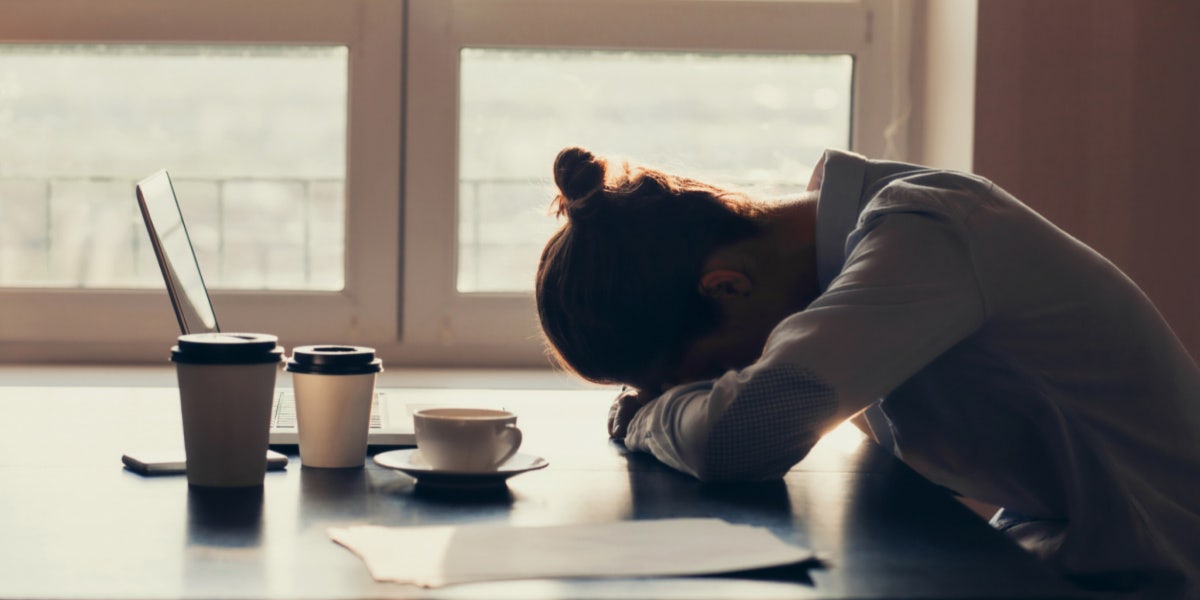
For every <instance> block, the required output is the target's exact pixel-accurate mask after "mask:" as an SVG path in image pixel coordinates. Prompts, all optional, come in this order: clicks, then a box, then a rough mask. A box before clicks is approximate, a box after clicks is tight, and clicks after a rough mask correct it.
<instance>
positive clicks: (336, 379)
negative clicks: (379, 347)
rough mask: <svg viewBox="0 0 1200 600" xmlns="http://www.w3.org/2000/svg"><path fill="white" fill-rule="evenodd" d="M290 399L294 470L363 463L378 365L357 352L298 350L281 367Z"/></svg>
mask: <svg viewBox="0 0 1200 600" xmlns="http://www.w3.org/2000/svg"><path fill="white" fill-rule="evenodd" d="M287 370H288V371H289V372H291V374H292V385H293V386H294V388H295V395H296V428H297V429H298V433H299V435H300V464H301V465H303V466H305V467H321V468H351V467H359V468H361V467H362V466H363V463H364V462H365V460H366V457H367V432H368V431H369V429H370V427H371V404H372V402H373V401H374V399H375V377H376V374H377V373H379V372H380V371H382V370H383V363H382V361H380V360H379V359H378V358H375V349H374V348H367V347H363V346H335V345H325V346H301V347H298V348H295V349H294V350H293V351H292V358H291V359H290V360H288V362H287Z"/></svg>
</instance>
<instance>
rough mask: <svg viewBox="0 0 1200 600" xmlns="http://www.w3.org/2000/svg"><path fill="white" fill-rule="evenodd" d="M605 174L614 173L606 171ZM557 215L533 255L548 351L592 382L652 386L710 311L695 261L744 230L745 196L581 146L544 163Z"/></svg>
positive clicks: (704, 325)
mask: <svg viewBox="0 0 1200 600" xmlns="http://www.w3.org/2000/svg"><path fill="white" fill-rule="evenodd" d="M614 171H615V172H614ZM554 182H555V183H556V184H557V185H558V190H559V193H558V195H557V196H556V197H555V198H554V201H553V204H552V209H553V211H554V212H555V213H556V214H557V215H558V216H559V217H560V218H561V217H565V218H566V223H564V224H563V225H562V226H561V227H560V228H559V229H558V231H557V232H555V233H554V235H553V236H551V238H550V241H549V242H548V243H547V244H546V248H545V249H544V250H543V251H542V258H541V262H540V264H539V265H538V272H537V289H536V297H537V308H538V317H539V318H540V319H541V323H542V330H543V332H544V333H545V335H546V338H547V341H548V342H549V345H550V349H551V354H552V356H553V357H554V358H555V359H556V360H557V362H558V363H559V364H560V365H562V366H563V367H565V368H568V369H570V370H573V371H575V372H576V373H578V374H579V375H580V376H582V377H584V378H585V379H589V380H591V381H596V382H601V383H626V384H630V385H634V386H636V387H638V388H642V389H645V388H650V387H656V386H658V385H661V384H662V383H663V382H662V381H661V380H660V378H661V377H662V376H663V374H665V373H668V372H669V371H670V370H671V369H673V368H674V367H676V366H677V365H678V362H679V360H680V358H681V356H682V354H683V352H684V350H685V348H686V347H687V345H688V344H689V343H690V342H691V341H693V340H695V339H696V338H697V337H699V336H701V335H703V334H705V333H708V332H710V331H712V330H713V329H714V328H715V327H716V326H717V324H718V323H719V321H720V318H721V313H720V310H719V308H718V306H717V305H716V304H715V302H713V300H712V299H711V298H708V297H706V296H704V295H701V294H700V293H699V281H700V275H701V269H702V267H703V264H704V261H705V259H706V258H707V257H708V256H709V254H711V253H712V251H713V250H714V249H716V248H717V247H719V246H722V245H725V244H730V243H733V242H737V241H740V240H743V239H746V238H749V237H751V236H753V235H755V234H756V233H757V232H758V231H759V226H758V224H757V222H756V221H755V220H754V218H753V210H754V209H753V205H752V204H751V203H750V202H749V200H747V199H746V198H745V197H743V196H740V195H738V194H734V193H731V192H728V191H725V190H722V189H720V188H718V187H714V186H711V185H708V184H705V183H701V182H699V181H695V180H691V179H687V178H683V177H676V176H672V175H668V174H666V173H663V172H661V171H658V170H655V169H649V168H642V167H639V168H631V167H630V166H629V165H628V164H627V163H626V164H622V165H621V168H619V169H611V168H610V165H609V163H608V161H606V160H605V159H603V158H598V157H596V156H594V155H593V154H592V153H591V152H588V151H587V150H584V149H582V148H566V149H564V150H563V151H562V152H559V154H558V157H557V158H556V159H555V160H554Z"/></svg>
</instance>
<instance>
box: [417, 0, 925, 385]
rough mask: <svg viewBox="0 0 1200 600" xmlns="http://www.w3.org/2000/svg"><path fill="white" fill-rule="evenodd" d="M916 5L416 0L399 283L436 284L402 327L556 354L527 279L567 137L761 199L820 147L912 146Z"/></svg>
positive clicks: (876, 149)
mask: <svg viewBox="0 0 1200 600" xmlns="http://www.w3.org/2000/svg"><path fill="white" fill-rule="evenodd" d="M906 11H907V7H906V5H904V4H902V3H899V2H892V1H887V0H882V1H875V0H864V1H852V0H851V1H825V2H823V1H815V0H814V1H795V2H788V1H766V2H763V1H740V0H655V1H643V0H597V1H594V2H586V1H579V2H561V1H556V0H521V1H512V2H498V1H489V0H413V1H412V2H411V3H410V5H409V19H410V23H411V24H412V26H411V28H410V31H409V41H408V44H409V54H408V61H407V66H408V69H407V81H408V85H407V89H408V95H407V98H406V100H407V119H406V123H407V127H406V131H405V140H406V148H407V160H406V177H405V197H406V198H407V199H408V204H407V205H406V210H405V224H406V225H405V238H404V248H405V255H406V256H408V257H410V260H408V261H406V263H405V275H404V286H405V289H410V290H411V289H420V290H421V294H419V295H413V294H408V295H406V297H405V303H404V307H403V308H404V310H403V318H402V323H403V330H404V335H405V339H406V340H407V341H408V342H409V343H414V344H419V345H423V346H424V347H427V348H432V349H434V350H432V351H430V353H429V354H428V355H430V356H433V355H439V356H441V355H443V354H442V352H443V351H444V349H448V348H452V349H453V352H454V353H456V354H457V355H458V356H464V357H466V356H470V357H471V358H469V359H468V360H471V361H486V360H489V357H492V356H495V355H496V354H498V353H503V356H504V357H505V358H506V359H507V360H512V361H516V360H518V359H519V360H524V361H527V362H530V363H533V362H536V361H539V360H540V361H542V364H544V358H542V356H541V351H542V349H541V347H540V345H539V343H538V337H539V336H538V328H537V321H536V314H535V310H534V306H533V302H532V298H531V294H530V293H529V291H528V290H529V289H530V288H531V286H532V273H533V270H534V267H535V265H534V263H535V261H536V259H537V256H538V252H539V251H540V249H541V246H542V244H543V243H544V242H545V240H546V238H547V237H548V235H549V233H550V232H551V231H553V229H554V228H555V227H556V226H557V224H556V223H555V222H554V220H553V219H552V218H550V217H549V216H548V215H547V211H548V208H549V203H550V200H551V198H552V197H553V192H554V185H553V181H552V177H551V173H550V169H551V164H552V162H553V159H554V156H555V154H556V153H557V152H558V150H560V149H561V148H562V147H564V146H567V145H582V146H585V147H588V148H590V149H592V150H594V151H597V152H600V153H602V154H607V155H616V156H628V157H630V158H631V159H634V160H636V161H638V162H649V163H652V164H657V165H659V166H662V167H665V168H669V169H671V170H673V171H675V172H682V173H687V174H691V175H694V176H697V177H701V178H705V179H709V180H716V181H717V182H719V183H726V184H731V185H735V186H738V187H742V188H745V187H749V188H750V191H752V192H755V193H762V194H774V193H787V192H788V191H790V190H794V189H796V188H798V187H803V186H804V185H805V184H807V182H808V176H809V173H810V171H811V167H812V163H814V162H815V161H816V160H817V159H818V158H819V157H820V152H821V150H822V149H823V148H824V147H840V148H847V147H848V148H850V149H854V150H856V151H859V152H863V153H866V154H870V155H872V156H885V155H888V156H892V157H898V156H897V155H896V154H895V153H890V154H889V153H888V152H887V150H888V148H889V146H893V147H897V148H903V146H904V139H903V136H904V131H903V125H904V121H903V119H897V118H895V115H897V114H900V113H902V110H901V109H902V107H901V106H900V104H902V103H901V102H900V99H902V98H903V96H904V94H903V90H902V89H900V88H901V87H902V84H903V81H901V80H900V79H898V78H894V77H893V75H894V74H895V73H899V72H901V68H902V67H903V66H904V65H905V64H906V62H905V61H906V55H905V52H904V50H903V48H901V47H900V44H899V43H897V42H899V41H902V40H899V39H896V38H899V37H902V36H898V35H897V32H898V31H899V32H901V33H903V31H902V30H903V27H901V26H900V25H901V24H902V23H903V22H904V19H905V18H907V12H906ZM646 90H649V92H648V93H644V92H646ZM756 134H757V135H756ZM422 199H430V200H431V201H422ZM433 199H436V200H433ZM448 232H451V233H449V234H448ZM455 234H457V235H455ZM412 257H418V258H416V260H412ZM468 340H469V342H468ZM490 360H495V359H494V358H491V359H490Z"/></svg>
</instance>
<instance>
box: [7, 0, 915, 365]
mask: <svg viewBox="0 0 1200 600" xmlns="http://www.w3.org/2000/svg"><path fill="white" fill-rule="evenodd" d="M0 7H2V10H3V13H4V15H5V18H4V20H2V21H0V43H38V44H44V43H56V42H61V43H104V42H129V43H217V44H219V43H229V44H254V43H268V44H270V43H296V44H338V45H346V46H348V47H349V61H350V62H349V82H348V90H349V91H348V93H349V98H348V115H347V136H348V143H347V163H346V164H347V167H346V169H347V170H346V187H345V189H346V209H347V213H346V214H347V216H346V236H345V240H346V249H345V257H346V258H345V260H346V262H345V269H346V270H345V289H344V290H342V291H341V292H276V291H221V290H216V291H211V296H212V299H213V303H214V305H215V307H216V310H217V313H218V317H219V320H220V322H221V325H222V328H223V329H224V330H226V331H233V330H236V329H249V330H254V331H260V332H270V333H277V334H279V335H280V337H281V341H282V342H283V343H284V345H285V346H287V347H292V346H295V345H303V344H311V343H353V344H364V345H372V346H374V347H376V349H377V350H378V351H379V353H380V355H381V356H382V357H384V359H385V361H387V362H388V364H390V365H395V366H439V367H545V366H547V365H548V362H547V359H546V355H545V351H544V346H543V342H542V341H541V335H540V332H539V328H538V325H537V317H536V311H535V308H534V302H533V298H532V294H521V293H471V294H462V293H459V292H458V291H457V268H458V257H457V253H458V241H457V237H458V222H457V197H458V189H459V186H458V181H457V179H458V168H457V165H458V160H457V144H458V140H459V136H458V122H457V121H458V52H459V49H461V48H463V47H495V48H505V47H509V48H570V49H599V50H606V49H622V50H629V49H633V50H647V51H689V50H691V51H714V50H715V51H730V52H756V53H757V52H763V53H772V52H786V53H797V52H799V53H806V52H807V53H845V54H851V55H853V56H854V61H855V76H854V82H853V105H852V109H851V110H852V113H851V123H852V130H851V149H852V150H855V151H857V152H861V153H864V154H867V155H870V156H873V157H885V158H900V159H902V158H905V157H904V155H903V153H904V152H905V150H906V149H907V125H908V121H907V106H906V99H907V89H906V87H905V86H906V85H907V84H906V81H907V73H906V71H907V68H908V63H909V52H908V48H907V35H908V31H909V27H908V24H909V21H910V20H911V17H912V10H913V9H912V6H911V0H255V2H243V1H241V0H206V1H205V2H162V0H38V1H36V2H34V1H25V0H0ZM635 14H636V15H637V18H632V17H631V16H630V15H635ZM79 15H87V18H80V16H79ZM815 158H816V157H813V159H814V160H815ZM552 160H553V157H547V159H546V172H547V179H549V171H550V163H551V161H552ZM164 166H166V167H167V168H170V166H169V165H164ZM549 200H550V198H549V197H547V198H546V201H547V205H548V203H549ZM129 201H130V202H131V203H132V202H133V201H134V200H133V191H132V189H131V190H130V198H129ZM548 218H549V217H548ZM167 303H168V300H167V297H166V294H165V291H161V290H78V289H70V290H64V289H24V288H0V361H8V362H84V363H89V362H90V363H95V362H137V363H145V362H152V361H153V362H157V361H165V357H166V355H167V352H166V348H167V347H168V346H169V345H170V343H172V342H173V340H174V339H175V336H176V335H177V334H178V328H177V325H176V322H175V319H174V315H172V314H171V311H170V310H169V309H168V306H167ZM284 307H286V309H285V308H284Z"/></svg>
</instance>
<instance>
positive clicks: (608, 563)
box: [329, 519, 813, 587]
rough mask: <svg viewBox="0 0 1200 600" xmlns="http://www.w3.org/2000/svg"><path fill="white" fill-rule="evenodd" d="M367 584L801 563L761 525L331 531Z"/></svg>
mask: <svg viewBox="0 0 1200 600" xmlns="http://www.w3.org/2000/svg"><path fill="white" fill-rule="evenodd" d="M329 536H330V537H331V538H333V540H334V541H335V542H337V543H338V544H341V545H342V546H345V547H346V548H348V549H349V550H350V551H352V552H354V553H355V554H357V555H358V556H359V557H360V558H362V559H363V561H364V562H365V563H366V565H367V569H368V570H369V571H370V572H371V576H372V577H373V578H374V579H375V580H376V581H390V582H398V583H409V584H415V585H419V586H422V587H440V586H443V585H449V584H454V583H467V582H478V581H498V580H506V579H541V578H571V577H646V576H669V575H699V574H708V573H728V572H733V571H742V570H747V569H757V568H764V567H772V566H780V565H787V564H794V563H799V562H804V561H806V560H810V559H812V558H813V554H812V552H810V551H809V550H807V549H804V548H800V547H797V546H793V545H790V544H787V543H785V542H783V541H782V540H780V539H779V538H777V537H775V536H774V535H773V534H772V533H771V532H770V531H768V530H767V529H764V528H761V527H751V526H748V525H733V524H730V523H727V522H725V521H722V520H720V519H662V520H643V521H621V522H616V523H598V524H586V525H563V526H551V527H519V526H509V525H465V526H461V527H439V526H431V527H378V526H369V525H364V526H355V527H347V528H334V529H330V530H329Z"/></svg>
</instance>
